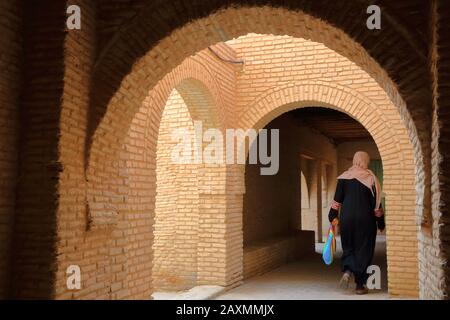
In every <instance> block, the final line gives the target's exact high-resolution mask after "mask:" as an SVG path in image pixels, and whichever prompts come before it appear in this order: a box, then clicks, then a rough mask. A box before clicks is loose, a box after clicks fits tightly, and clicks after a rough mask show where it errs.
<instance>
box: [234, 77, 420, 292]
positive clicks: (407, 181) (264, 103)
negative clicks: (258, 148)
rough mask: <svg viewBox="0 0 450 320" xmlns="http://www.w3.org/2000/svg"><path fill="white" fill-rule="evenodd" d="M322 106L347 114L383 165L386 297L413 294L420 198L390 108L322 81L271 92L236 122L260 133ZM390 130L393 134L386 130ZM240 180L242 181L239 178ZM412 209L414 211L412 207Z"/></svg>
mask: <svg viewBox="0 0 450 320" xmlns="http://www.w3.org/2000/svg"><path fill="white" fill-rule="evenodd" d="M310 106H316V107H326V108H332V109H335V110H338V111H341V112H344V113H346V114H348V115H349V116H351V117H353V118H354V119H355V120H357V121H358V122H360V123H361V124H362V125H363V126H364V127H365V128H366V129H367V131H368V132H369V133H370V134H371V135H372V137H373V139H374V141H375V143H376V145H377V147H378V149H379V152H380V155H381V158H382V161H383V170H384V179H385V180H384V191H385V193H386V203H387V206H388V207H389V215H387V217H386V221H387V228H386V235H387V259H388V275H389V277H388V288H389V292H390V293H391V294H394V295H396V294H406V295H413V296H417V295H418V290H419V281H418V273H419V272H418V262H417V256H418V249H419V246H418V237H417V234H418V230H419V229H418V225H417V217H416V214H415V211H416V212H421V211H422V210H423V208H422V207H421V206H420V205H418V204H416V203H417V198H418V197H421V196H422V195H421V194H420V193H419V192H416V190H421V187H420V185H421V184H423V181H420V180H419V179H418V178H417V177H416V175H415V171H416V170H418V169H417V168H416V167H415V163H414V159H413V158H414V157H416V156H418V155H417V154H414V152H415V151H414V149H413V147H412V144H411V142H410V140H409V137H408V135H407V132H406V128H405V126H404V124H403V123H402V120H401V118H400V116H399V114H398V111H397V108H396V106H394V105H392V108H391V110H390V114H388V115H385V114H383V113H382V112H380V111H379V110H378V108H377V105H376V104H374V103H372V102H371V101H370V99H368V98H367V97H365V96H363V95H362V94H361V93H357V92H355V91H351V90H349V89H347V88H345V87H343V86H340V85H336V84H332V83H327V82H323V81H317V82H305V83H298V84H290V85H286V86H284V87H281V88H274V89H272V90H270V92H267V93H266V94H264V96H262V97H261V98H260V99H258V100H257V101H256V102H255V103H253V104H252V105H251V106H249V108H247V109H246V110H245V111H244V112H243V114H242V115H241V117H240V119H241V122H240V126H241V127H242V128H255V129H261V128H264V127H265V125H267V124H268V123H269V122H270V121H271V120H273V119H275V118H277V117H278V116H280V115H281V114H283V113H286V112H288V111H291V110H294V109H298V108H302V107H310ZM392 128H395V129H392ZM241 179H244V176H243V175H242V176H241ZM411 204H414V205H415V206H416V208H415V211H414V209H412V205H411Z"/></svg>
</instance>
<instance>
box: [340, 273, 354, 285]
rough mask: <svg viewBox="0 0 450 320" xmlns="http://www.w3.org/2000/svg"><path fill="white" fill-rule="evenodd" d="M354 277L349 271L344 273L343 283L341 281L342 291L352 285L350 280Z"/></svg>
mask: <svg viewBox="0 0 450 320" xmlns="http://www.w3.org/2000/svg"><path fill="white" fill-rule="evenodd" d="M351 277H352V274H351V273H350V272H348V271H346V272H344V274H343V275H342V278H341V281H339V286H340V287H341V288H342V289H348V284H349V283H350V278H351Z"/></svg>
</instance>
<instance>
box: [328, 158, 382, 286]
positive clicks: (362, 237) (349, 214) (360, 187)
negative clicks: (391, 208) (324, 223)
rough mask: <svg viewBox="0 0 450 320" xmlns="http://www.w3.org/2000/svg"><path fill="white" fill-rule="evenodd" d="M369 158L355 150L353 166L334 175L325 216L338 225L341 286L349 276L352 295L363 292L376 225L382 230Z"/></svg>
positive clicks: (378, 196)
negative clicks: (332, 189)
mask: <svg viewBox="0 0 450 320" xmlns="http://www.w3.org/2000/svg"><path fill="white" fill-rule="evenodd" d="M369 161H370V157H369V155H368V154H367V153H366V152H364V151H358V152H356V153H355V155H354V157H353V166H352V167H350V168H349V169H348V170H347V171H345V172H344V173H343V174H342V175H340V176H339V177H338V182H337V187H336V193H335V195H334V201H333V203H332V205H331V209H330V212H329V214H328V218H329V220H330V222H331V223H332V224H333V225H334V226H336V225H338V224H339V227H340V234H341V242H342V250H343V255H342V259H341V263H342V272H343V273H344V274H343V276H342V279H341V285H342V286H345V287H348V283H349V281H350V278H351V277H354V279H355V283H356V294H366V293H368V289H367V287H366V281H367V278H368V274H367V272H366V271H367V267H368V266H370V264H371V263H372V258H373V254H374V250H375V240H376V236H377V227H378V228H379V229H380V230H383V229H384V212H383V209H382V208H381V186H380V183H379V181H378V179H377V177H376V176H375V175H374V174H373V172H372V171H370V170H369V169H368V166H369Z"/></svg>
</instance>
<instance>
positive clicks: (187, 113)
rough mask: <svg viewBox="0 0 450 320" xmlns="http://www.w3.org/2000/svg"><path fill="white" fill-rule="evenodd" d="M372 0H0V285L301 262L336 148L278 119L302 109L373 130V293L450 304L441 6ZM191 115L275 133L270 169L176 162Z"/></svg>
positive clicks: (6, 289) (140, 291)
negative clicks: (373, 26) (380, 181)
mask: <svg viewBox="0 0 450 320" xmlns="http://www.w3.org/2000/svg"><path fill="white" fill-rule="evenodd" d="M377 3H378V4H379V5H380V7H381V8H382V12H383V21H382V22H383V25H382V29H381V30H369V29H367V28H366V27H365V26H366V18H367V14H366V9H367V7H368V6H369V5H370V4H371V1H368V0H367V1H366V0H359V1H326V0H315V1H312V0H311V1H307V0H304V1H299V0H292V1H290V0H285V1H277V0H256V1H247V0H229V1H220V0H212V1H194V2H193V1H188V0H186V1H185V0H171V1H167V0H152V1H144V0H136V1H132V2H130V3H128V2H124V1H121V0H98V1H90V0H72V1H51V0H40V1H33V0H31V1H26V2H25V1H18V0H10V1H0V33H1V35H2V36H1V37H0V70H2V72H1V73H0V151H1V152H0V190H1V192H0V298H46V299H149V298H151V294H152V292H154V291H155V290H160V289H170V290H175V289H176V290H178V289H185V288H189V287H192V286H194V285H202V284H213V285H220V286H224V287H226V288H233V287H236V286H238V285H240V284H241V283H242V281H243V279H245V278H247V277H250V276H252V275H255V274H258V273H261V272H265V271H267V270H270V269H271V268H273V267H275V266H277V265H280V264H281V263H284V262H286V261H289V260H291V259H296V258H301V255H302V253H303V252H306V251H308V250H309V249H310V248H311V247H312V246H314V241H315V240H319V241H320V238H321V236H320V235H321V233H323V228H322V226H321V225H320V221H321V220H325V219H326V210H327V205H326V203H329V200H331V198H332V190H333V188H334V185H333V181H335V178H336V175H337V174H338V173H339V171H341V169H342V168H341V166H340V165H339V163H341V162H342V161H343V160H342V159H343V154H344V153H345V152H348V150H347V149H345V148H346V146H345V145H340V146H336V145H335V144H333V143H330V141H329V140H328V139H327V138H326V137H324V136H323V135H322V134H320V133H318V132H316V131H314V130H312V129H311V128H307V127H299V126H298V125H296V124H295V123H293V121H292V119H290V118H289V117H287V116H284V114H285V113H286V112H289V111H292V110H294V109H302V108H306V107H320V108H328V109H333V110H337V111H340V112H343V113H345V114H347V115H348V116H350V117H351V118H353V119H354V120H356V121H358V122H359V123H361V124H362V125H363V126H364V128H365V129H366V130H367V131H368V133H369V134H370V136H371V137H372V138H373V141H372V142H371V143H368V144H366V145H365V147H367V148H368V149H369V150H372V151H371V152H372V153H373V154H374V157H375V158H377V157H378V158H379V159H380V160H382V163H383V171H384V191H385V194H386V206H387V208H388V210H389V211H388V212H389V214H388V215H387V217H386V219H387V231H386V238H387V261H388V284H389V293H390V294H391V295H407V296H412V297H418V298H422V299H446V298H448V294H449V291H450V283H449V281H450V280H449V279H450V276H449V272H450V269H449V264H448V263H449V262H448V261H449V255H450V243H449V241H450V216H449V205H448V204H449V202H450V194H449V193H450V187H449V180H450V172H449V171H450V165H449V157H450V154H449V153H450V146H449V139H448V134H449V132H448V131H449V126H448V120H450V119H449V118H450V105H449V104H450V89H449V88H450V70H449V69H450V56H449V55H450V32H449V28H450V26H449V23H448V22H449V21H450V3H449V2H448V1H444V0H431V1H423V0H408V1H387V0H386V1H384V0H383V1H377ZM72 4H75V5H78V6H79V7H80V8H81V12H82V27H81V29H80V30H67V29H66V18H67V14H66V8H67V7H68V6H69V5H72ZM230 61H234V63H230ZM239 61H241V62H243V63H240V62H239ZM193 120H201V121H202V122H203V125H204V127H205V129H208V128H219V129H221V130H223V131H225V129H227V128H243V129H247V128H256V129H261V128H264V127H266V126H268V127H274V128H278V127H281V128H283V129H282V130H281V136H280V137H281V138H280V141H281V144H280V148H282V149H283V150H282V152H281V154H282V155H283V157H282V158H281V159H280V172H279V174H278V175H276V176H270V177H261V176H259V175H258V174H257V172H259V170H258V168H257V167H251V166H248V165H239V164H234V165H226V164H224V165H206V164H201V165H199V164H196V165H191V164H186V165H178V166H174V165H173V164H171V162H170V150H171V148H172V147H173V141H172V140H171V138H170V134H171V131H172V130H174V129H176V128H181V127H185V128H188V129H189V130H190V131H191V132H192V130H194V128H193V125H192V121H193ZM292 136H298V137H308V139H290V138H289V137H292ZM344 149H345V150H344ZM306 168H308V169H306ZM300 172H301V173H302V174H303V176H304V177H303V178H302V179H303V180H304V181H303V183H302V181H301V179H300V176H301V174H300ZM295 177H297V178H298V179H297V178H295ZM324 177H326V179H325V178H324ZM302 185H303V187H302ZM306 188H307V189H308V190H306ZM300 193H301V194H302V197H300V196H299V195H300ZM306 193H308V196H304V195H305V194H306ZM301 198H302V199H308V202H309V204H308V205H304V203H301V201H300V199H301ZM276 199H278V200H279V201H281V202H282V203H283V207H282V208H280V207H279V208H278V209H277V210H278V211H279V214H277V215H275V213H274V212H275V211H276V210H275V208H274V205H273V204H274V201H276ZM280 212H281V213H280ZM288 229H289V230H290V231H289V232H288V231H286V230H288ZM70 265H79V266H80V268H81V272H82V283H81V289H80V290H69V289H68V288H67V286H66V279H67V275H66V270H67V267H68V266H70Z"/></svg>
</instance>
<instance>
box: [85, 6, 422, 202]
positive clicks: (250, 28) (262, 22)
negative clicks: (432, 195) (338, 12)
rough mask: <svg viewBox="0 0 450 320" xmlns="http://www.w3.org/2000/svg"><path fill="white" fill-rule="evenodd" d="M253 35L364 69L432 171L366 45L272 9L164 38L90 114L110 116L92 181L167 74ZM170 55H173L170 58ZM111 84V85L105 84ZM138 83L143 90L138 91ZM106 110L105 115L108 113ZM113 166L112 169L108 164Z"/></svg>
mask: <svg viewBox="0 0 450 320" xmlns="http://www.w3.org/2000/svg"><path fill="white" fill-rule="evenodd" d="M243 17H245V19H243ZM244 20H245V22H244ZM223 21H227V23H222V22H223ZM286 21H289V23H286ZM217 23H220V24H221V25H222V29H220V30H219V29H218V28H217V27H216V24H217ZM249 32H256V33H260V34H274V35H291V36H293V37H299V38H305V39H311V40H313V41H315V42H320V43H323V44H325V45H326V46H327V47H329V48H330V49H332V50H334V51H336V52H338V53H340V54H341V55H343V56H345V57H347V58H349V59H350V60H351V61H353V62H354V63H355V64H357V65H358V66H360V67H361V68H362V69H363V70H365V71H366V72H367V73H369V74H370V75H371V76H372V78H374V79H375V80H376V81H377V82H378V84H379V85H380V86H381V87H382V88H383V89H384V91H385V92H386V93H387V94H388V96H389V98H390V100H391V101H392V102H393V103H394V104H395V105H397V106H399V112H400V114H401V117H402V119H403V121H404V122H405V123H406V126H407V127H408V133H411V140H413V139H412V138H413V136H414V138H415V137H419V139H418V140H417V142H415V143H414V148H415V149H416V154H421V155H422V156H420V157H417V158H415V159H416V160H417V161H418V162H419V163H418V165H417V167H418V168H427V166H426V165H424V164H422V163H424V162H426V161H427V160H426V157H425V154H426V152H425V151H424V150H422V145H423V143H421V142H423V140H421V137H423V134H422V135H420V136H418V135H417V134H414V133H415V132H416V126H415V124H414V122H413V120H412V119H411V117H410V116H409V112H408V110H407V108H406V105H405V104H404V103H403V100H402V97H401V96H400V94H399V93H398V91H397V89H396V85H395V84H394V83H393V82H392V80H391V79H390V78H389V77H388V75H387V73H386V71H385V70H383V69H382V68H381V67H380V66H379V65H378V64H377V62H376V61H374V60H373V59H372V58H371V57H370V56H369V55H368V54H367V52H366V51H365V49H364V48H363V47H362V46H361V45H359V44H358V43H356V42H355V41H353V40H352V39H351V38H350V37H348V36H347V35H346V34H345V33H344V32H343V31H341V30H339V29H337V28H335V27H333V26H330V25H328V24H327V23H325V22H324V21H322V20H320V19H317V18H314V17H312V16H309V15H307V14H305V13H303V12H294V11H289V10H286V9H281V8H272V7H255V8H239V9H237V8H229V9H224V10H221V11H219V12H217V13H215V14H213V15H211V16H208V17H207V18H203V19H199V20H197V21H194V22H192V23H190V24H188V25H186V26H184V27H183V28H181V29H178V30H176V31H174V32H173V33H172V34H171V36H170V37H167V38H165V39H163V40H162V41H161V42H160V43H159V44H158V45H156V46H155V47H153V48H152V49H151V50H150V51H149V52H148V53H147V54H146V55H145V56H144V57H142V58H141V59H139V60H138V62H137V63H136V64H135V66H134V67H133V71H132V72H131V73H129V74H128V75H127V76H125V77H124V78H123V80H122V83H121V85H120V87H119V88H118V89H117V91H116V93H115V94H114V95H113V97H112V98H111V100H109V102H108V103H106V102H104V103H106V104H103V106H101V105H97V104H96V105H93V109H92V108H91V111H90V112H94V113H98V112H100V113H99V114H101V113H102V112H101V111H99V110H100V109H102V108H106V113H105V115H104V116H103V118H102V120H101V122H100V124H99V125H98V126H97V129H96V131H95V134H94V135H93V136H92V139H91V141H92V146H91V147H90V151H89V154H90V161H89V164H88V169H87V170H88V174H87V176H88V177H90V180H95V177H96V175H97V176H101V175H102V172H104V171H105V168H104V164H105V163H107V162H110V161H114V160H113V159H111V158H110V157H108V156H107V157H103V156H102V155H100V154H99V150H102V149H103V150H104V149H108V150H111V154H114V153H115V152H114V151H113V150H116V149H117V148H120V145H121V141H123V138H124V132H126V131H127V129H128V127H127V123H130V122H131V119H132V117H133V116H134V114H135V113H136V111H137V110H138V108H139V105H140V101H143V100H144V98H145V96H146V92H148V90H150V89H151V88H152V87H153V86H154V85H155V84H156V81H158V79H161V78H162V77H163V76H164V75H165V74H167V73H168V72H169V71H170V70H171V68H173V67H175V66H176V65H178V64H180V63H181V62H182V60H183V59H184V58H185V57H187V56H189V55H191V54H193V53H195V52H197V51H200V50H202V49H204V48H205V47H207V46H209V45H211V44H213V43H216V42H218V41H223V40H228V39H231V38H233V37H238V36H240V35H244V34H247V33H249ZM192 35H196V37H192ZM164 52H166V53H167V52H171V53H173V54H169V55H168V54H164ZM99 67H100V66H99ZM105 83H108V82H106V81H105ZM136 84H139V85H138V86H136ZM105 90H106V89H105ZM102 92H104V90H103V89H101V90H99V94H100V96H101V93H102ZM100 100H101V99H100ZM100 100H99V101H100ZM98 108H100V109H98ZM96 110H97V111H96ZM103 110H104V111H105V109H103ZM118 115H120V121H116V119H115V118H116V117H118ZM94 118H95V117H94ZM88 140H89V139H88ZM88 147H89V146H88ZM97 155H98V156H99V157H102V158H103V159H102V161H100V165H99V164H98V161H97V159H98V157H97ZM107 167H109V166H108V165H107ZM418 175H420V176H421V177H422V178H423V179H425V184H426V185H427V184H428V183H429V181H428V180H427V179H428V175H427V174H425V173H424V172H423V171H421V172H418ZM91 176H92V177H91ZM100 206H102V205H100Z"/></svg>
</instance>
